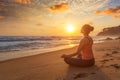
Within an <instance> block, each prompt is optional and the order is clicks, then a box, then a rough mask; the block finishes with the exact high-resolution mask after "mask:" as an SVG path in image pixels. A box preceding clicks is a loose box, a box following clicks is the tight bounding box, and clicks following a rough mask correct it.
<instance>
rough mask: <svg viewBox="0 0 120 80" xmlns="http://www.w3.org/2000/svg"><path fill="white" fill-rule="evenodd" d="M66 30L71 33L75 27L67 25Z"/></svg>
mask: <svg viewBox="0 0 120 80" xmlns="http://www.w3.org/2000/svg"><path fill="white" fill-rule="evenodd" d="M66 30H67V32H69V33H72V32H74V31H75V27H74V26H73V25H68V26H67V28H66Z"/></svg>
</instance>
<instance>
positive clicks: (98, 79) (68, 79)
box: [62, 65, 111, 80]
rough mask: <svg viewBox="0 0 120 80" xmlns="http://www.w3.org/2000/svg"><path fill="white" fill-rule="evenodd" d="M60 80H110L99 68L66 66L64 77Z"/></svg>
mask: <svg viewBox="0 0 120 80" xmlns="http://www.w3.org/2000/svg"><path fill="white" fill-rule="evenodd" d="M62 80H111V79H110V78H109V77H108V76H107V75H106V74H105V73H104V72H103V71H102V70H101V69H100V68H99V67H97V66H96V65H95V66H92V67H89V68H79V67H74V66H68V71H67V73H66V76H64V78H63V79H62Z"/></svg>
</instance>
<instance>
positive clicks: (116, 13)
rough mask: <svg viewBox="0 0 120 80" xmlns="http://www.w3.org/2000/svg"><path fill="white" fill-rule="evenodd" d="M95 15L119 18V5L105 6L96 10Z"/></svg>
mask: <svg viewBox="0 0 120 80" xmlns="http://www.w3.org/2000/svg"><path fill="white" fill-rule="evenodd" d="M94 14H95V15H99V14H102V15H111V16H112V17H114V18H120V6H116V7H114V8H107V9H105V10H103V11H102V10H97V11H95V13H94Z"/></svg>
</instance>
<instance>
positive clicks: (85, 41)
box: [62, 38, 88, 58]
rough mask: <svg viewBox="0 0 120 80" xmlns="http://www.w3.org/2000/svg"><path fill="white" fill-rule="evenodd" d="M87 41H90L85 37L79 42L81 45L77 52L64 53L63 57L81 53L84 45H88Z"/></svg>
mask: <svg viewBox="0 0 120 80" xmlns="http://www.w3.org/2000/svg"><path fill="white" fill-rule="evenodd" d="M87 42H88V41H87V39H85V38H84V39H82V40H81V41H80V43H79V46H78V49H77V52H76V53H72V54H69V55H66V54H63V55H62V58H64V57H72V56H76V55H77V54H79V53H80V51H81V50H82V48H83V47H84V45H86V43H87Z"/></svg>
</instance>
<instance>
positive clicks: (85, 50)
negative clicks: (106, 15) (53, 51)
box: [62, 24, 95, 67]
mask: <svg viewBox="0 0 120 80" xmlns="http://www.w3.org/2000/svg"><path fill="white" fill-rule="evenodd" d="M93 30H94V27H92V26H91V25H89V24H85V25H84V26H83V27H82V29H81V33H82V34H83V35H84V37H83V38H82V39H81V41H80V43H79V47H78V49H77V52H76V53H73V54H69V55H66V54H63V55H62V58H64V61H65V62H66V63H67V64H69V65H73V66H79V67H89V66H92V65H94V64H95V60H94V55H93V50H92V45H93V39H92V38H91V37H90V36H89V34H90V32H91V31H93ZM74 56H77V57H74Z"/></svg>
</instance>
